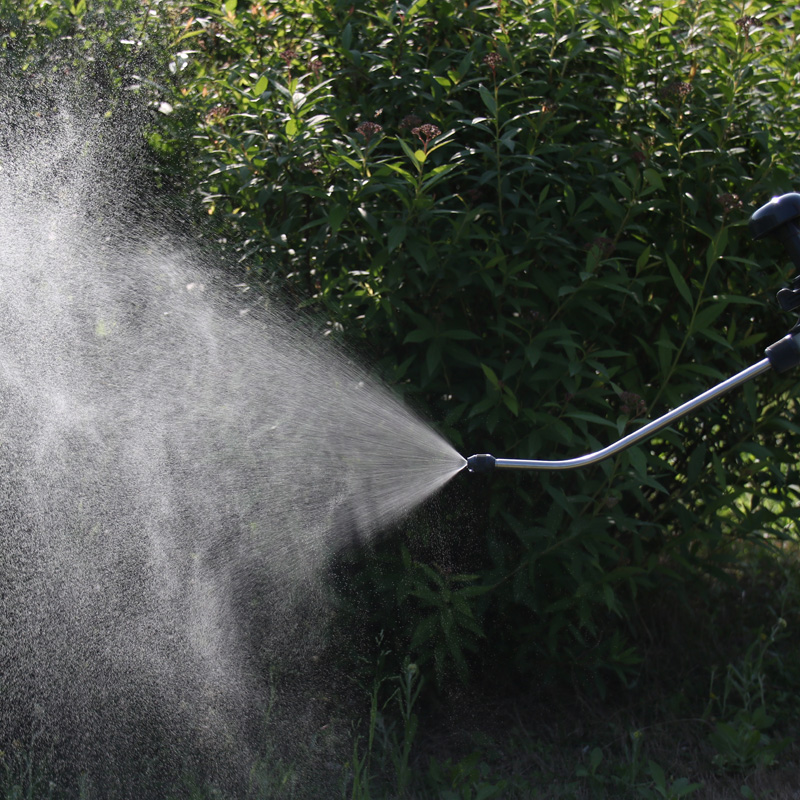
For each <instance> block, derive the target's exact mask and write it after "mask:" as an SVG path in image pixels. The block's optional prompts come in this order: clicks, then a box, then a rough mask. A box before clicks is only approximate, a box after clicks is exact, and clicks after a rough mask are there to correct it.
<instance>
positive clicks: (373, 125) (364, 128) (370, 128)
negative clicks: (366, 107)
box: [356, 122, 383, 144]
mask: <svg viewBox="0 0 800 800" xmlns="http://www.w3.org/2000/svg"><path fill="white" fill-rule="evenodd" d="M382 130H383V126H381V125H378V123H377V122H362V123H361V124H360V125H359V126H358V127H357V128H356V133H360V134H361V135H362V136H363V137H364V138H365V139H366V140H367V144H369V143H370V140H371V139H372V137H373V136H375V134H376V133H380V132H381V131H382Z"/></svg>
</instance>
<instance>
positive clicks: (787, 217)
mask: <svg viewBox="0 0 800 800" xmlns="http://www.w3.org/2000/svg"><path fill="white" fill-rule="evenodd" d="M748 225H749V228H750V233H751V234H752V235H753V238H754V239H763V238H764V237H765V236H774V237H775V238H777V239H778V240H780V242H781V243H782V244H783V246H784V247H785V248H786V252H787V253H788V255H789V258H790V259H791V260H792V263H793V264H794V265H795V267H796V269H797V271H798V275H797V277H795V278H794V280H793V281H792V285H791V287H790V288H788V289H781V290H780V291H779V292H778V295H777V298H778V305H779V306H780V307H781V308H782V309H783V310H784V311H795V310H797V309H798V308H800V194H797V192H792V193H790V194H782V195H780V196H779V197H773V198H772V200H770V201H769V203H766V204H765V205H763V206H761V208H759V209H758V210H757V211H755V212H754V213H753V215H752V216H751V217H750V221H749V223H748Z"/></svg>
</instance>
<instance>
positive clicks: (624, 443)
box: [467, 358, 772, 469]
mask: <svg viewBox="0 0 800 800" xmlns="http://www.w3.org/2000/svg"><path fill="white" fill-rule="evenodd" d="M770 369H772V365H771V364H770V363H769V359H768V358H763V359H761V361H759V362H758V363H757V364H753V365H752V366H749V367H747V369H743V370H742V371H741V372H739V373H737V374H736V375H734V376H733V377H731V378H728V379H727V380H724V381H722V383H719V384H717V385H716V386H714V387H713V388H711V389H709V390H708V391H706V392H703V393H702V394H700V395H698V396H697V397H694V398H692V399H691V400H689V401H687V402H686V403H684V404H683V405H682V406H678V407H677V408H674V409H673V410H672V411H668V412H667V413H666V414H664V415H663V416H661V417H659V418H658V419H654V420H652V422H648V423H647V425H643V426H642V427H641V428H639V430H637V431H633V433H629V434H628V435H627V436H623V438H622V439H620V440H619V441H616V442H614V444H610V445H609V446H608V447H604V448H603V449H602V450H597V451H595V452H594V453H587V454H586V455H584V456H578V457H577V458H567V459H564V460H563V461H539V460H537V459H523V458H496V459H495V461H494V466H495V468H496V469H577V468H578V467H588V466H589V465H591V464H596V463H597V462H598V461H603V460H605V459H606V458H610V457H611V456H614V455H616V454H617V453H621V452H622V451H623V450H626V449H627V448H629V447H631V446H633V445H635V444H638V443H639V442H641V441H644V440H646V439H649V438H650V437H651V436H653V434H655V433H656V432H657V431H660V430H661V429H662V428H666V427H667V425H670V424H671V423H673V422H675V421H676V420H678V419H680V418H681V417H684V416H686V415H687V414H690V413H691V412H692V411H694V410H695V409H696V408H700V406H702V405H705V404H706V403H710V402H711V401H712V400H715V399H716V398H717V397H719V396H720V395H723V394H725V393H726V392H729V391H730V390H731V389H735V388H736V387H737V386H740V385H741V384H743V383H746V382H747V381H749V380H750V379H751V378H755V377H756V376H757V375H761V374H762V373H764V372H767V371H768V370H770ZM467 464H468V465H469V460H468V461H467Z"/></svg>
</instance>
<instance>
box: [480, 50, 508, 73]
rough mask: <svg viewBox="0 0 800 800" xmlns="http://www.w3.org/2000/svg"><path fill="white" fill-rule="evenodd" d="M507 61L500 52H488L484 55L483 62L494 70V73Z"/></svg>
mask: <svg viewBox="0 0 800 800" xmlns="http://www.w3.org/2000/svg"><path fill="white" fill-rule="evenodd" d="M504 61H505V59H504V58H503V56H501V55H500V53H487V54H486V55H485V56H484V57H483V63H484V64H486V66H487V67H489V69H490V70H491V71H492V75H495V74H496V73H497V68H498V67H499V66H500V65H501V64H502V63H503V62H504Z"/></svg>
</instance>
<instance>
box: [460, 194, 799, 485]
mask: <svg viewBox="0 0 800 800" xmlns="http://www.w3.org/2000/svg"><path fill="white" fill-rule="evenodd" d="M798 223H800V194H797V193H794V192H793V193H791V194H784V195H781V196H779V197H773V198H772V200H770V201H769V203H767V204H766V205H763V206H762V207H761V208H759V209H758V211H756V212H755V213H754V214H753V215H752V216H751V217H750V222H749V227H750V233H751V234H752V236H753V238H754V239H762V238H764V237H765V236H775V237H776V238H778V239H780V241H781V242H782V243H783V245H784V247H785V248H786V249H787V250H788V253H789V257H790V258H791V259H792V262H793V263H794V265H795V267H796V268H797V276H796V277H795V278H794V279H793V281H792V283H791V285H790V286H789V287H788V288H784V289H781V290H780V291H779V292H778V295H777V299H778V305H780V307H781V308H782V309H783V310H784V311H796V310H797V309H799V308H800V225H799V224H798ZM798 364H800V319H798V321H797V323H795V325H794V327H793V328H792V329H791V330H790V331H789V333H788V334H787V335H786V336H784V337H783V338H782V339H780V340H778V341H777V342H775V343H774V344H771V345H770V346H769V347H768V348H767V349H766V350H765V351H764V358H762V359H761V361H758V362H757V363H755V364H751V365H750V366H749V367H747V368H746V369H743V370H742V371H741V372H739V373H737V374H736V375H733V376H731V377H730V378H728V379H727V380H724V381H722V383H719V384H717V385H716V386H714V387H712V388H711V389H708V390H707V391H705V392H703V393H702V394H699V395H697V397H694V398H692V399H691V400H688V401H687V402H685V403H684V404H683V405H681V406H678V408H675V409H673V410H672V411H668V412H667V413H666V414H664V415H663V416H661V417H658V419H654V420H653V421H652V422H648V423H647V424H646V425H643V426H642V427H641V428H639V429H638V430H636V431H634V432H633V433H629V434H628V435H627V436H623V437H622V438H621V439H619V440H618V441H616V442H614V443H613V444H610V445H609V446H608V447H604V448H603V449H602V450H597V451H595V452H593V453H587V454H586V455H583V456H578V457H577V458H567V459H564V460H561V461H540V460H537V459H523V458H495V457H494V456H491V455H489V454H488V453H483V454H476V455H474V456H470V457H469V458H468V459H467V468H468V469H469V471H470V472H491V471H492V470H493V469H535V470H555V469H576V468H578V467H588V466H589V465H590V464H596V463H597V462H598V461H603V460H604V459H606V458H609V457H610V456H613V455H616V454H617V453H620V452H622V451H623V450H626V449H627V448H629V447H631V446H632V445H635V444H638V443H639V442H641V441H644V440H647V439H649V438H651V437H652V436H653V435H654V434H655V433H656V432H658V431H660V430H661V429H662V428H665V427H667V426H668V425H670V424H672V423H673V422H675V421H676V420H678V419H681V417H685V416H686V415H687V414H690V413H691V412H692V411H694V410H695V409H698V408H700V406H703V405H705V404H706V403H709V402H711V401H712V400H716V398H718V397H720V396H721V395H723V394H725V393H726V392H729V391H730V390H731V389H734V388H736V387H737V386H741V385H742V384H743V383H747V381H749V380H751V379H752V378H755V377H756V376H758V375H761V374H762V373H764V372H767V371H768V370H770V369H774V370H775V371H776V372H785V371H786V370H788V369H791V368H792V367H796V366H797V365H798Z"/></svg>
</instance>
